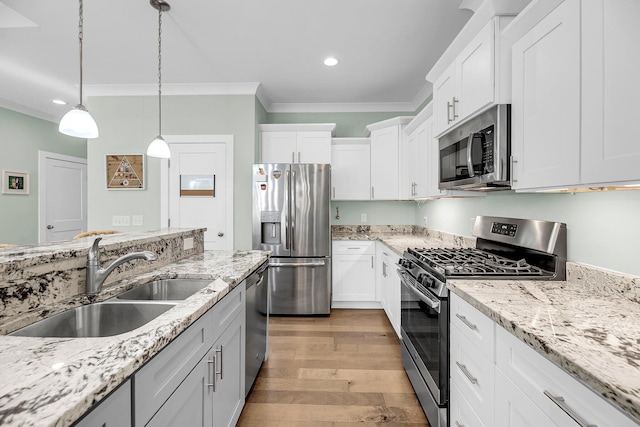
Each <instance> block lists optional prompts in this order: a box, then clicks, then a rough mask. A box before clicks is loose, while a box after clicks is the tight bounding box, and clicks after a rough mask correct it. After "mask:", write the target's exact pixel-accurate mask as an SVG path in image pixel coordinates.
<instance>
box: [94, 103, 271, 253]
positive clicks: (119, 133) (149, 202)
mask: <svg viewBox="0 0 640 427" xmlns="http://www.w3.org/2000/svg"><path fill="white" fill-rule="evenodd" d="M157 108H158V107H157V98H156V97H154V96H131V97H97V98H91V100H90V109H91V113H92V114H93V116H94V117H95V119H96V121H97V122H98V126H99V127H100V137H99V138H97V139H96V140H93V141H91V142H89V147H88V169H89V198H88V203H89V229H104V228H108V229H110V228H113V227H112V226H111V217H112V216H113V215H143V217H144V226H143V227H140V229H157V228H159V227H160V160H159V159H154V158H147V164H146V168H147V172H146V180H147V188H146V189H145V190H141V191H114V190H111V191H108V190H106V188H105V155H106V154H127V153H129V154H134V153H144V152H146V147H147V145H148V144H149V142H150V141H151V140H152V139H153V138H154V137H155V136H156V135H157V133H158V111H157ZM257 110H258V107H257V106H256V98H255V96H253V95H199V96H163V98H162V119H163V120H162V133H163V135H165V136H166V135H233V136H234V206H233V208H234V229H233V232H234V248H236V249H250V248H251V183H250V178H251V172H250V171H251V169H250V165H251V164H252V163H253V162H254V159H255V152H254V150H255V144H256V143H255V136H256V111H257ZM126 229H127V230H128V231H135V230H136V229H137V228H136V227H127V228H126Z"/></svg>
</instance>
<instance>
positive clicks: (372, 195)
mask: <svg viewBox="0 0 640 427" xmlns="http://www.w3.org/2000/svg"><path fill="white" fill-rule="evenodd" d="M371 198H372V199H375V198H376V191H375V189H374V188H373V185H372V186H371Z"/></svg>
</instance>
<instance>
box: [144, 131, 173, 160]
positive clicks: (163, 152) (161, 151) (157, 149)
mask: <svg viewBox="0 0 640 427" xmlns="http://www.w3.org/2000/svg"><path fill="white" fill-rule="evenodd" d="M147 156H150V157H158V158H160V159H168V158H170V157H171V151H170V150H169V145H167V141H165V140H164V138H163V137H162V136H160V135H158V136H156V138H155V139H154V140H153V141H151V144H149V146H148V147H147Z"/></svg>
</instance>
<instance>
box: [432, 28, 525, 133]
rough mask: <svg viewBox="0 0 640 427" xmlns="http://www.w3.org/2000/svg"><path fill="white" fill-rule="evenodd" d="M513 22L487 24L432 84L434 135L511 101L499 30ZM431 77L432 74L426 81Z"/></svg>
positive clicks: (504, 55) (507, 52) (505, 59)
mask: <svg viewBox="0 0 640 427" xmlns="http://www.w3.org/2000/svg"><path fill="white" fill-rule="evenodd" d="M511 19H512V17H507V16H496V17H493V18H492V19H490V20H489V22H487V23H486V24H485V25H484V27H482V29H481V30H480V32H479V33H478V34H477V35H476V36H475V38H474V39H473V40H471V42H470V43H469V44H468V45H466V47H465V48H464V49H462V51H460V53H459V54H458V56H457V57H456V58H455V60H454V61H453V63H451V65H449V66H448V67H447V69H446V70H445V71H444V72H442V73H441V74H440V75H439V76H437V77H436V78H435V79H434V83H433V103H434V107H433V108H434V116H435V122H434V123H435V124H434V130H433V132H434V135H435V136H440V135H441V134H442V133H444V132H445V131H446V130H448V129H450V128H452V127H454V126H456V125H458V124H460V123H462V122H464V121H465V120H466V119H468V118H470V117H472V116H474V115H475V114H476V113H479V112H480V111H482V110H484V109H486V108H487V107H488V106H490V105H493V104H496V103H508V102H510V93H509V89H510V84H511V82H510V80H509V72H508V66H507V65H508V61H507V59H508V57H509V51H508V50H506V49H502V50H501V43H500V30H501V29H502V28H504V26H505V25H506V24H507V23H508V22H509V21H510V20H511ZM430 78H431V74H430V75H429V76H427V79H430Z"/></svg>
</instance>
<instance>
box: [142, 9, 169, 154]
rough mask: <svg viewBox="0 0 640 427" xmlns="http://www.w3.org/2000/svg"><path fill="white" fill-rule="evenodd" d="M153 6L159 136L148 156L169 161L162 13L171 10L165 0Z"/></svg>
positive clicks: (150, 146) (150, 147) (149, 148)
mask: <svg viewBox="0 0 640 427" xmlns="http://www.w3.org/2000/svg"><path fill="white" fill-rule="evenodd" d="M149 3H151V6H153V7H154V8H155V9H158V136H156V138H155V139H154V140H153V141H151V144H149V146H148V147H147V156H150V157H159V158H161V159H168V158H169V157H171V151H169V146H168V145H167V142H166V141H165V140H164V138H163V137H162V12H166V11H168V10H169V9H171V6H169V3H167V2H165V1H164V0H150V1H149Z"/></svg>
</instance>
